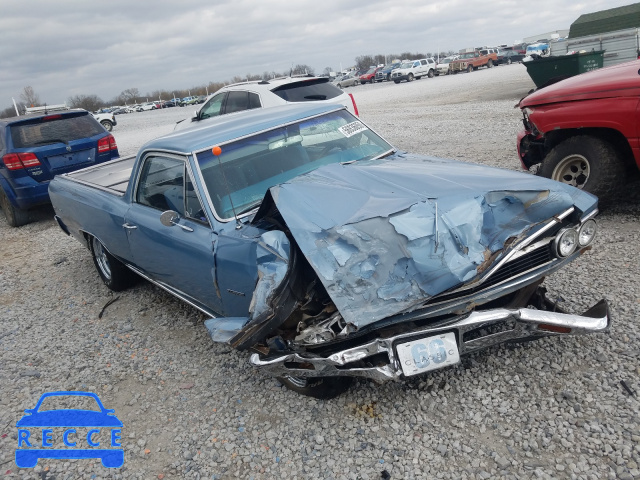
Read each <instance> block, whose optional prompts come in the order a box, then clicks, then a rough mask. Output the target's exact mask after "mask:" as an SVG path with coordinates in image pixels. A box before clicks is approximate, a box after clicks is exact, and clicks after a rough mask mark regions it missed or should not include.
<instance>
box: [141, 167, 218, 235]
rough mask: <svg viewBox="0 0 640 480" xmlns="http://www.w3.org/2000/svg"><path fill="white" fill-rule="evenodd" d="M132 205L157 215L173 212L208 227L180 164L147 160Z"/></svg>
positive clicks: (200, 205)
mask: <svg viewBox="0 0 640 480" xmlns="http://www.w3.org/2000/svg"><path fill="white" fill-rule="evenodd" d="M136 201H137V202H138V203H140V204H142V205H147V206H148V207H152V208H155V209H158V210H160V211H163V212H164V211H166V210H173V211H175V212H178V214H179V215H180V216H181V217H187V218H190V219H192V220H196V221H198V222H201V223H205V224H208V221H207V218H206V215H205V213H204V209H203V208H202V203H201V202H200V199H199V198H198V195H197V192H196V189H195V187H194V185H193V182H192V180H191V177H190V176H189V175H188V174H187V173H186V165H185V162H183V161H182V160H177V159H175V158H166V157H153V156H152V157H147V159H146V160H145V163H144V165H143V167H142V172H141V174H140V181H139V182H138V190H137V193H136Z"/></svg>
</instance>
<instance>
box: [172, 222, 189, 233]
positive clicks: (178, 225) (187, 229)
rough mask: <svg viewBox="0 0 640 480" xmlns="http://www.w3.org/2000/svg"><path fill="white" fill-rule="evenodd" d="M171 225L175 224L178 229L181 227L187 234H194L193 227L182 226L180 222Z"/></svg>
mask: <svg viewBox="0 0 640 480" xmlns="http://www.w3.org/2000/svg"><path fill="white" fill-rule="evenodd" d="M171 223H173V224H174V225H175V226H176V227H180V228H181V229H183V230H184V231H185V232H193V228H191V227H187V226H186V225H181V224H179V223H178V222H171Z"/></svg>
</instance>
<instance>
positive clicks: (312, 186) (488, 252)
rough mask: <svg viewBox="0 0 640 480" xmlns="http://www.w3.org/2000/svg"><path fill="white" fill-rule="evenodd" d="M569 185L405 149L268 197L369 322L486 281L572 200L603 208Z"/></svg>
mask: <svg viewBox="0 0 640 480" xmlns="http://www.w3.org/2000/svg"><path fill="white" fill-rule="evenodd" d="M567 187H568V186H566V185H563V184H560V183H557V182H553V181H551V180H548V179H544V178H540V177H535V176H532V175H527V174H522V173H518V172H512V171H507V170H500V169H491V168H488V167H485V166H480V165H474V164H466V163H462V162H456V161H448V160H442V159H436V158H432V157H424V156H419V155H406V156H405V155H396V156H394V157H390V158H388V159H384V160H372V161H360V162H356V163H354V164H350V165H339V164H334V165H328V166H325V167H322V168H319V169H317V170H315V171H313V172H311V173H309V174H307V175H303V176H300V177H297V178H295V179H293V180H291V181H290V182H288V183H285V184H282V185H278V186H275V187H273V188H271V190H270V198H269V196H268V197H267V200H266V201H267V202H269V201H273V202H274V203H275V205H276V207H277V208H278V210H279V212H280V214H281V215H282V217H283V219H284V221H285V222H286V224H287V226H288V227H289V229H290V230H291V233H292V235H293V237H294V238H295V240H296V242H297V243H298V245H299V247H300V249H301V250H302V252H303V253H304V255H305V256H306V257H307V259H308V260H309V262H310V264H311V265H312V267H313V268H314V270H315V272H316V273H317V274H318V277H319V279H320V281H321V282H322V283H323V285H324V286H325V288H326V290H327V292H328V294H329V295H330V297H331V299H332V300H333V301H334V303H335V304H336V307H337V308H338V310H339V311H340V313H341V314H342V316H343V318H344V320H345V322H347V323H349V324H353V325H354V326H356V327H362V326H364V325H367V324H370V323H373V322H376V321H378V320H381V319H383V318H386V317H389V316H391V315H394V314H397V313H401V312H404V311H409V310H411V309H413V308H416V307H417V306H419V305H421V304H423V303H424V302H425V301H427V300H428V299H429V298H431V297H433V296H434V295H437V294H440V293H442V292H444V291H446V290H449V289H451V288H453V287H457V286H460V285H462V284H464V283H468V282H471V281H474V280H475V279H479V278H480V275H481V274H482V272H484V271H485V270H486V268H487V267H488V265H487V263H488V262H490V261H494V260H496V259H497V258H499V255H500V250H502V249H503V248H504V246H505V243H506V242H507V241H509V242H512V241H513V240H514V239H517V238H519V237H523V236H526V235H528V234H529V233H531V232H532V231H534V230H535V229H536V228H538V227H539V225H540V223H541V222H543V221H545V220H548V219H549V218H551V217H553V216H554V215H557V214H559V213H560V212H562V211H565V210H566V209H567V208H569V207H571V206H574V205H575V206H576V207H577V208H578V209H580V207H581V206H582V207H583V209H582V210H583V211H584V210H587V209H592V208H595V205H594V202H593V197H592V196H590V195H589V194H586V193H584V192H581V191H579V190H577V189H571V188H570V187H569V188H567ZM505 188H508V189H505ZM259 216H260V213H258V216H257V217H259Z"/></svg>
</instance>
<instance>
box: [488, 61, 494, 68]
mask: <svg viewBox="0 0 640 480" xmlns="http://www.w3.org/2000/svg"><path fill="white" fill-rule="evenodd" d="M491 67H493V60H489V61H488V62H487V68H491Z"/></svg>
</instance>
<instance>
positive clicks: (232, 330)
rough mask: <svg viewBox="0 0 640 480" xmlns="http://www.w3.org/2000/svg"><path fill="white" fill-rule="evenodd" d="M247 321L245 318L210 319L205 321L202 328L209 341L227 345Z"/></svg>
mask: <svg viewBox="0 0 640 480" xmlns="http://www.w3.org/2000/svg"><path fill="white" fill-rule="evenodd" d="M248 321H249V319H248V318H247V317H224V318H210V319H209V320H205V322H204V326H205V327H206V328H207V330H208V331H209V335H211V340H213V341H214V342H219V343H227V342H228V341H229V340H230V339H232V338H233V337H234V336H235V335H236V334H237V333H238V332H239V331H240V330H242V327H244V326H245V325H246V324H247V322H248Z"/></svg>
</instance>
